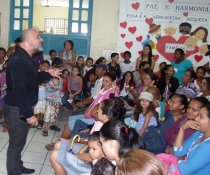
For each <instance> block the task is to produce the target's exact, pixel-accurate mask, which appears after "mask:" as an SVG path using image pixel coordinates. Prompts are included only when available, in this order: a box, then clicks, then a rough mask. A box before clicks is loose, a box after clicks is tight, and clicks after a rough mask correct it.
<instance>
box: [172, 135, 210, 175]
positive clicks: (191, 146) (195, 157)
mask: <svg viewBox="0 0 210 175" xmlns="http://www.w3.org/2000/svg"><path fill="white" fill-rule="evenodd" d="M203 135H204V134H203V133H201V132H199V131H196V132H195V133H194V134H193V135H192V136H191V137H190V138H188V139H187V140H186V141H185V142H184V144H183V146H182V147H174V155H175V156H177V157H182V156H186V155H187V160H180V161H179V162H178V167H179V171H180V173H181V174H182V175H209V174H210V156H209V153H210V138H208V139H206V140H204V141H203V142H201V143H199V144H196V143H197V142H198V141H199V139H200V138H201V137H203Z"/></svg>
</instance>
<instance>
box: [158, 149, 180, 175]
mask: <svg viewBox="0 0 210 175" xmlns="http://www.w3.org/2000/svg"><path fill="white" fill-rule="evenodd" d="M156 157H157V158H158V159H160V160H161V162H162V163H163V165H164V167H165V170H166V174H167V175H181V174H180V172H179V168H178V159H177V157H175V156H173V155H171V154H166V153H161V154H158V155H156Z"/></svg>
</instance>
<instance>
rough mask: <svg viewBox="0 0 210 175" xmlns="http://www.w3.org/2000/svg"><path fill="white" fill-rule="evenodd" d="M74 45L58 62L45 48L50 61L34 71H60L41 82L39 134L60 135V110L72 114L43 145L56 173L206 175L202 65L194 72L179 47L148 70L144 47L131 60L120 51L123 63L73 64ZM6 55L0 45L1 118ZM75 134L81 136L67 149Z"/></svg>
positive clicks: (208, 93)
mask: <svg viewBox="0 0 210 175" xmlns="http://www.w3.org/2000/svg"><path fill="white" fill-rule="evenodd" d="M73 46H74V43H73V42H72V41H71V40H67V41H65V43H64V50H62V51H61V52H60V54H59V57H57V53H56V51H55V50H51V51H50V52H49V55H50V58H48V59H46V60H44V61H42V62H41V63H40V65H39V71H40V72H44V71H46V70H48V69H49V68H50V67H51V68H52V69H53V68H59V69H60V70H61V71H62V75H61V76H60V77H51V79H49V80H47V81H46V77H42V76H40V77H39V78H40V80H39V82H41V83H40V84H39V98H38V102H37V104H36V106H34V114H35V115H36V116H37V118H38V120H39V125H38V129H42V130H43V132H42V135H43V136H48V130H49V129H51V130H55V131H60V128H59V127H58V113H59V109H60V107H61V106H65V107H66V108H67V109H68V110H71V111H72V112H73V113H75V116H70V118H69V121H67V124H66V127H65V129H64V131H63V132H62V134H63V135H65V138H64V137H63V138H62V139H61V140H59V141H58V142H56V143H55V144H51V146H52V147H51V148H49V147H48V146H47V148H48V149H53V151H52V155H51V158H50V159H51V164H52V167H53V169H54V171H55V173H56V174H58V175H66V174H71V175H78V174H83V175H85V174H86V175H87V174H91V175H103V174H104V175H105V174H110V175H114V174H116V175H130V174H132V175H137V174H147V175H152V174H156V175H167V174H170V173H171V174H172V173H177V174H183V175H185V174H186V175H187V174H189V175H191V174H196V175H202V174H210V166H209V165H210V159H209V156H205V153H207V152H208V151H210V140H209V138H210V135H209V133H210V129H209V128H210V105H209V99H210V78H209V77H205V75H206V73H207V71H209V70H206V68H205V67H204V66H200V67H198V68H197V69H196V71H194V70H193V67H192V63H191V62H190V61H189V60H185V59H184V51H183V50H182V49H176V50H175V53H174V60H175V61H174V62H172V63H171V64H166V63H165V62H163V63H161V64H160V66H159V70H158V71H157V72H155V73H154V71H153V69H154V66H155V61H154V59H153V55H152V48H151V46H150V45H145V46H144V48H143V51H142V54H141V55H140V57H139V58H138V59H137V61H136V63H133V62H131V61H130V59H131V57H132V55H131V53H130V52H129V51H125V52H124V56H123V58H124V61H122V62H119V54H118V53H112V54H111V62H110V63H108V64H107V63H106V59H105V58H104V57H100V58H99V59H98V60H97V61H96V62H95V64H94V61H93V59H92V58H90V57H88V58H87V59H85V58H84V57H83V56H79V57H78V58H77V59H76V53H75V51H74V50H73ZM5 58H6V50H5V49H3V48H0V70H1V72H0V87H1V91H0V92H1V94H0V95H1V97H0V119H1V118H2V104H3V100H4V96H5V93H6V92H5V89H6V80H5V77H6V76H5V75H6V73H5V67H6V59H5ZM175 70H176V71H175ZM43 76H44V74H43ZM2 122H4V121H3V120H2ZM3 125H4V131H6V129H7V126H6V124H5V123H3ZM65 131H67V134H66V133H65ZM77 135H78V136H79V137H81V139H80V140H79V139H78V143H75V144H74V147H73V150H71V151H69V144H72V142H73V143H74V140H72V138H73V137H74V136H77ZM69 138H70V141H69ZM110 148H111V149H110ZM160 153H164V154H160ZM156 154H159V155H157V156H155V155H156ZM169 155H170V156H172V159H173V160H175V161H174V162H175V163H174V162H173V163H172V162H170V160H171V159H169V157H167V156H169ZM177 157H178V158H177ZM165 158H166V159H165ZM170 158H171V157H170ZM199 158H202V159H200V161H199V163H197V162H196V161H197V160H198V159H199ZM178 160H179V161H178ZM171 166H174V167H175V168H174V170H172V169H171ZM189 167H191V168H189Z"/></svg>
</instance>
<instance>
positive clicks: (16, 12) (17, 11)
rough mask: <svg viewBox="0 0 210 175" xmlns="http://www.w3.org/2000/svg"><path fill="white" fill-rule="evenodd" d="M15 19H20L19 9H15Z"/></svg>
mask: <svg viewBox="0 0 210 175" xmlns="http://www.w3.org/2000/svg"><path fill="white" fill-rule="evenodd" d="M15 18H20V9H18V8H16V9H15Z"/></svg>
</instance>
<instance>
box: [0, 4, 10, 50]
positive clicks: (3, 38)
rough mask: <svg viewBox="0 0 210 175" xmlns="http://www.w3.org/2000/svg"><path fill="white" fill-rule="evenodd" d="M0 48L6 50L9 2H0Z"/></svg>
mask: <svg viewBox="0 0 210 175" xmlns="http://www.w3.org/2000/svg"><path fill="white" fill-rule="evenodd" d="M0 13H1V25H0V31H1V33H0V47H4V48H7V47H8V42H9V23H10V20H9V16H10V0H0Z"/></svg>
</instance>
